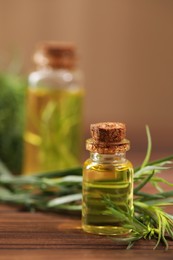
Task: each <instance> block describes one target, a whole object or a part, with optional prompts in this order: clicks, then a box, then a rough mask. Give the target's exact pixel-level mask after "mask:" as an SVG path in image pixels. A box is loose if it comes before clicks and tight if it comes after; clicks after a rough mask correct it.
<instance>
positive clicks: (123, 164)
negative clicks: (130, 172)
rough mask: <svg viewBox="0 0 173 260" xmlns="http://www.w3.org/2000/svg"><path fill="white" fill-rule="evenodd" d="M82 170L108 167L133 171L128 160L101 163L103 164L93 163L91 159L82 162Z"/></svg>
mask: <svg viewBox="0 0 173 260" xmlns="http://www.w3.org/2000/svg"><path fill="white" fill-rule="evenodd" d="M83 167H84V169H97V168H99V169H103V170H104V169H107V168H108V167H111V168H115V169H121V170H123V169H127V168H128V169H133V165H132V163H131V162H130V161H129V160H128V159H124V160H118V161H114V162H112V163H111V162H110V163H103V162H95V161H93V160H92V159H90V158H88V159H87V160H86V161H85V162H84V166H83Z"/></svg>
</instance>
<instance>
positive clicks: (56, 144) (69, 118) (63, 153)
mask: <svg viewBox="0 0 173 260" xmlns="http://www.w3.org/2000/svg"><path fill="white" fill-rule="evenodd" d="M34 61H35V63H36V65H37V70H36V71H34V72H32V73H31V74H30V75H29V87H28V96H27V112H26V113H27V114H26V131H25V136H24V138H25V149H24V166H23V173H24V174H31V173H35V172H46V171H50V170H57V169H65V168H70V167H74V166H77V165H79V164H80V159H81V158H80V154H81V149H80V148H81V131H82V104H83V96H84V90H83V77H82V73H81V71H80V70H79V69H78V68H77V65H76V61H77V58H76V49H75V46H74V45H72V44H68V43H57V42H45V43H42V44H41V45H40V46H39V47H38V49H37V50H36V52H35V54H34Z"/></svg>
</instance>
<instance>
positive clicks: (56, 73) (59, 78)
mask: <svg viewBox="0 0 173 260" xmlns="http://www.w3.org/2000/svg"><path fill="white" fill-rule="evenodd" d="M28 84H29V86H30V87H45V86H48V87H52V88H57V87H73V88H79V87H80V88H81V87H82V86H83V75H82V72H81V71H80V70H73V71H72V70H67V69H56V70H55V69H40V70H37V71H33V72H31V73H30V74H29V76H28Z"/></svg>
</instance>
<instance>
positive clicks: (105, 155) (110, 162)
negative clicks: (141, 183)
mask: <svg viewBox="0 0 173 260" xmlns="http://www.w3.org/2000/svg"><path fill="white" fill-rule="evenodd" d="M90 129H91V136H92V138H91V139H88V140H87V141H86V148H87V150H89V151H90V158H89V159H88V160H86V162H85V163H84V167H83V185H82V186H83V202H82V228H83V230H84V231H86V232H89V233H95V234H100V235H118V236H122V235H127V234H129V233H130V232H131V230H128V229H126V228H123V222H122V221H121V220H120V219H116V218H115V216H112V215H108V214H107V213H106V211H107V207H106V202H105V200H104V199H105V198H109V199H110V200H111V201H112V203H113V204H114V205H115V206H116V207H117V208H119V209H121V210H125V211H126V210H127V207H128V209H129V210H130V212H131V214H133V167H132V164H131V162H130V161H128V160H127V159H126V157H125V154H126V151H128V150H129V148H130V144H129V141H128V140H127V139H125V134H126V128H125V125H124V124H122V123H112V122H108V123H98V124H92V125H91V128H90Z"/></svg>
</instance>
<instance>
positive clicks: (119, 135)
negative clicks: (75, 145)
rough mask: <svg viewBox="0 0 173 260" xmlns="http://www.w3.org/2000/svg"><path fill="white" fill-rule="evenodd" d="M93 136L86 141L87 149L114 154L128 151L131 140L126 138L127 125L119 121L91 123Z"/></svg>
mask: <svg viewBox="0 0 173 260" xmlns="http://www.w3.org/2000/svg"><path fill="white" fill-rule="evenodd" d="M90 131H91V137H92V138H90V139H88V140H87V142H86V149H87V150H89V151H91V152H98V153H102V154H113V153H116V152H126V151H128V150H129V148H130V142H129V141H128V140H127V139H125V137H126V126H125V124H123V123H119V122H103V123H96V124H91V126H90Z"/></svg>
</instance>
